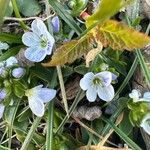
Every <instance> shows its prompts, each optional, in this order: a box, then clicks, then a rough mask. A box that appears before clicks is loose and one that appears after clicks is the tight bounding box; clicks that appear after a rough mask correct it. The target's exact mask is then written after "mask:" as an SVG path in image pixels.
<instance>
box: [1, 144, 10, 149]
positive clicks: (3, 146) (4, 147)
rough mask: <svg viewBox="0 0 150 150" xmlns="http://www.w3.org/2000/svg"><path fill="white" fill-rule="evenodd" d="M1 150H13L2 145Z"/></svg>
mask: <svg viewBox="0 0 150 150" xmlns="http://www.w3.org/2000/svg"><path fill="white" fill-rule="evenodd" d="M0 150H11V149H10V148H7V147H4V146H2V145H0Z"/></svg>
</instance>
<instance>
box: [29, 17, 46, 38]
mask: <svg viewBox="0 0 150 150" xmlns="http://www.w3.org/2000/svg"><path fill="white" fill-rule="evenodd" d="M31 29H32V31H33V32H34V33H36V34H37V35H42V34H44V33H45V32H47V27H46V25H45V24H44V22H43V21H42V20H40V19H35V20H34V21H33V22H32V24H31Z"/></svg>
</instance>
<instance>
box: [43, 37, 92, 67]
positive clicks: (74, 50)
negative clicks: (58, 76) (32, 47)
mask: <svg viewBox="0 0 150 150" xmlns="http://www.w3.org/2000/svg"><path fill="white" fill-rule="evenodd" d="M92 47H93V45H92V42H91V39H90V36H89V35H87V36H83V37H82V38H80V39H79V40H72V41H70V42H67V43H65V44H64V45H62V46H61V47H59V48H58V49H57V50H56V51H55V52H54V54H53V56H52V60H51V61H50V62H48V63H44V64H42V65H43V66H46V67H48V66H57V65H64V64H65V63H72V62H73V61H74V60H76V59H77V58H80V57H81V56H82V55H83V54H85V53H87V52H88V51H89V50H91V49H92ZM60 56H61V57H60Z"/></svg>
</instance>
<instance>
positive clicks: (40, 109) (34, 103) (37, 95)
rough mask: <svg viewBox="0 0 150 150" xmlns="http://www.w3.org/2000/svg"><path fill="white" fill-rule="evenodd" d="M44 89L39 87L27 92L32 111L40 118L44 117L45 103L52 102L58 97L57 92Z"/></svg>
mask: <svg viewBox="0 0 150 150" xmlns="http://www.w3.org/2000/svg"><path fill="white" fill-rule="evenodd" d="M42 87H43V86H42V85H39V86H36V87H34V88H32V89H29V90H26V92H25V95H26V96H27V97H28V102H29V107H30V109H31V110H32V112H33V113H34V114H35V115H36V116H38V117H42V116H43V115H44V103H47V102H49V101H51V100H52V99H53V98H54V97H55V95H56V90H53V89H49V88H42Z"/></svg>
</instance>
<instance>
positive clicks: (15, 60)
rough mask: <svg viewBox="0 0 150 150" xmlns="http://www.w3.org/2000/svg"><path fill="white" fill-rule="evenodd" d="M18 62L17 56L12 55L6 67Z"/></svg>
mask: <svg viewBox="0 0 150 150" xmlns="http://www.w3.org/2000/svg"><path fill="white" fill-rule="evenodd" d="M17 63H18V60H17V59H16V58H15V57H13V56H11V57H9V58H8V59H7V60H6V67H11V66H13V65H14V64H17Z"/></svg>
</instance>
